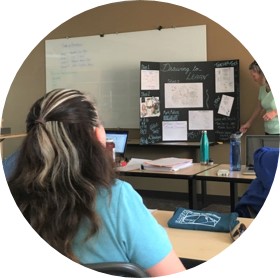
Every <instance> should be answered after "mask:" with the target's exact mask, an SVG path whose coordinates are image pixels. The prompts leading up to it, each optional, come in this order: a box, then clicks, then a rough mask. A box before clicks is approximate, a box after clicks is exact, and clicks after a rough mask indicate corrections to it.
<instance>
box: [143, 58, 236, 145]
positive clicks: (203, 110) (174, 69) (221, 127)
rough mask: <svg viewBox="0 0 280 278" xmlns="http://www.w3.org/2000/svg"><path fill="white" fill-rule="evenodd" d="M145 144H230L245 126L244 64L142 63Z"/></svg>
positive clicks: (234, 62)
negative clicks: (241, 66)
mask: <svg viewBox="0 0 280 278" xmlns="http://www.w3.org/2000/svg"><path fill="white" fill-rule="evenodd" d="M140 73H141V74H140V75H141V82H140V83H141V84H140V87H141V89H140V144H142V145H145V144H154V143H158V142H171V141H189V142H198V141H199V140H200V137H201V131H202V130H207V133H208V138H209V140H210V141H211V142H218V141H222V142H223V141H228V140H229V137H230V135H231V134H232V133H235V132H236V131H237V130H239V126H240V88H239V87H240V86H239V60H224V61H207V62H204V61H203V62H144V61H143V62H141V63H140Z"/></svg>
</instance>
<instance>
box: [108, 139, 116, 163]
mask: <svg viewBox="0 0 280 278" xmlns="http://www.w3.org/2000/svg"><path fill="white" fill-rule="evenodd" d="M106 148H107V150H108V151H109V152H111V154H112V159H113V161H114V162H115V160H116V154H115V143H114V140H113V139H106Z"/></svg>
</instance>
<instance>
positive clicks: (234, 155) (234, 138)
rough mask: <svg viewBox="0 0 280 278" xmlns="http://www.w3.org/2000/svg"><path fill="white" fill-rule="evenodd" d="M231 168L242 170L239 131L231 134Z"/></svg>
mask: <svg viewBox="0 0 280 278" xmlns="http://www.w3.org/2000/svg"><path fill="white" fill-rule="evenodd" d="M230 170H231V171H240V170H241V135H240V134H237V133H234V134H232V135H231V136H230Z"/></svg>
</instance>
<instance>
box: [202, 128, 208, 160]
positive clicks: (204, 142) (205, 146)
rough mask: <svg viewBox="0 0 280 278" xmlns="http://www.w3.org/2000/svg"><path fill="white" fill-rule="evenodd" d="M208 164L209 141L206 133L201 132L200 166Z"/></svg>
mask: <svg viewBox="0 0 280 278" xmlns="http://www.w3.org/2000/svg"><path fill="white" fill-rule="evenodd" d="M208 162H209V140H208V136H207V131H206V130H203V131H202V135H201V138H200V164H203V165H206V164H208Z"/></svg>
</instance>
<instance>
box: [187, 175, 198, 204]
mask: <svg viewBox="0 0 280 278" xmlns="http://www.w3.org/2000/svg"><path fill="white" fill-rule="evenodd" d="M188 182H189V208H190V209H197V190H196V180H195V179H189V181H188Z"/></svg>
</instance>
